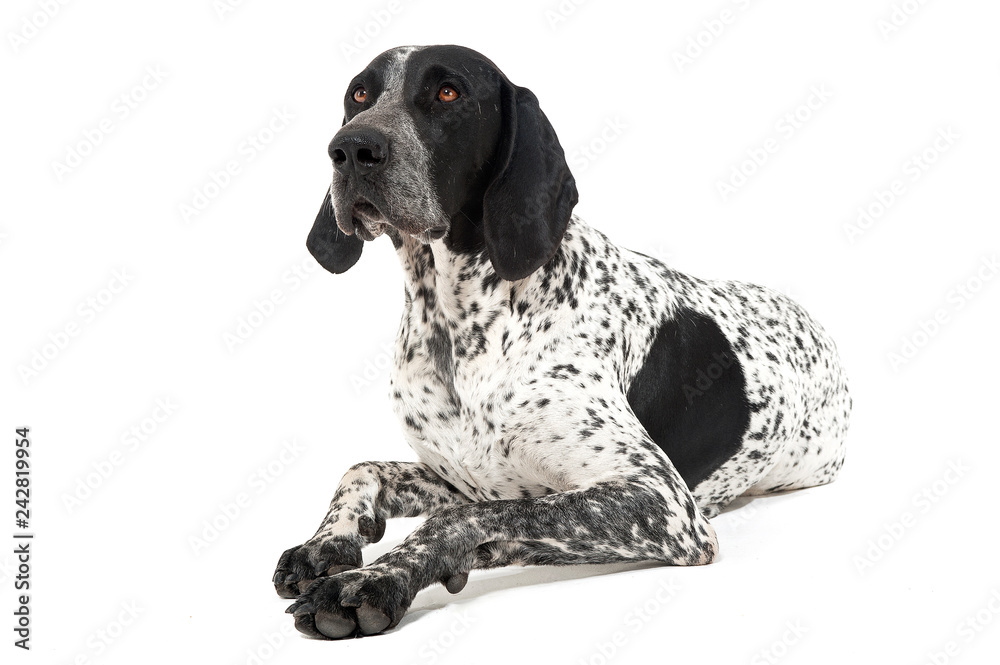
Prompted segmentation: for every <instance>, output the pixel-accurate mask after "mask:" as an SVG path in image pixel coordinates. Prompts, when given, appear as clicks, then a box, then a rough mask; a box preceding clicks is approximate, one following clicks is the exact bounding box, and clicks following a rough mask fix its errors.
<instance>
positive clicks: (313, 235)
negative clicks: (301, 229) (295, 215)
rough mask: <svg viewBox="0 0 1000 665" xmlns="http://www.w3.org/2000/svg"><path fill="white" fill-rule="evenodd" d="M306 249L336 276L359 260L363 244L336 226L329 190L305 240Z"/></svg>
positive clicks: (356, 237)
mask: <svg viewBox="0 0 1000 665" xmlns="http://www.w3.org/2000/svg"><path fill="white" fill-rule="evenodd" d="M306 247H307V248H308V249H309V253H310V254H312V255H313V257H314V258H315V259H316V260H317V261H318V262H319V264H320V265H321V266H323V267H324V268H326V269H327V270H329V271H330V272H332V273H335V274H338V275H339V274H340V273H342V272H346V271H347V269H348V268H350V267H351V266H353V265H354V264H355V263H357V262H358V259H359V258H361V250H362V249H364V247H365V243H364V241H363V240H362V239H361V238H359V237H358V236H357V235H347V234H346V233H344V232H343V231H341V230H340V227H338V226H337V219H336V218H335V217H334V216H333V201H332V200H331V199H330V190H329V189H327V190H326V198H324V199H323V205H322V206H321V207H320V209H319V214H318V215H316V221H315V222H313V227H312V231H310V232H309V237H308V238H307V239H306Z"/></svg>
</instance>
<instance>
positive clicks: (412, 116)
mask: <svg viewBox="0 0 1000 665" xmlns="http://www.w3.org/2000/svg"><path fill="white" fill-rule="evenodd" d="M344 109H345V112H344V123H343V126H342V127H341V129H340V131H339V132H337V134H336V136H334V137H333V140H332V141H331V142H330V147H329V153H330V158H331V159H332V160H333V169H334V174H333V183H332V185H331V186H330V189H329V191H328V192H327V194H326V198H325V199H324V200H323V206H322V207H321V208H320V212H319V215H318V216H317V217H316V222H315V224H314V225H313V229H312V231H311V232H310V234H309V239H308V241H307V243H306V244H307V246H308V248H309V251H310V252H311V253H312V255H313V256H314V257H316V260H317V261H319V263H320V264H321V265H322V266H323V267H324V268H326V269H327V270H329V271H330V272H334V273H341V272H344V271H345V270H347V269H348V268H350V267H351V266H353V265H354V264H355V263H356V262H357V260H358V258H359V257H360V256H361V250H362V248H363V246H364V241H366V240H373V239H374V238H376V237H377V236H379V235H381V234H383V233H387V234H389V235H393V236H395V237H396V238H397V239H398V237H399V236H402V235H408V236H411V237H413V238H415V239H416V240H418V241H419V242H422V243H431V242H436V241H441V242H444V243H445V244H446V245H447V246H448V248H449V249H451V250H452V251H458V252H479V251H486V252H487V254H488V256H489V259H490V261H491V263H492V264H493V268H494V269H495V270H496V272H497V274H498V275H499V276H500V277H502V278H504V279H507V280H517V279H522V278H524V277H526V276H528V275H529V274H531V273H532V272H534V271H535V270H536V269H537V268H539V267H540V266H542V265H544V264H545V263H546V262H547V261H548V260H549V259H550V258H552V255H553V254H554V253H555V251H556V249H557V248H558V246H559V242H560V241H561V240H562V236H563V233H564V232H565V230H566V225H567V223H568V222H569V218H570V215H571V214H572V210H573V206H575V205H576V202H577V191H576V183H575V181H574V180H573V175H572V174H571V173H570V171H569V167H568V165H567V164H566V159H565V156H564V155H563V149H562V146H560V145H559V140H558V139H557V138H556V134H555V131H554V130H553V129H552V125H551V124H549V121H548V120H547V119H546V117H545V114H544V113H542V110H541V109H540V108H539V106H538V100H537V99H536V98H535V95H534V94H532V92H531V91H530V90H528V89H526V88H521V87H518V86H516V85H514V84H512V83H511V82H510V81H509V80H508V79H507V77H506V76H504V75H503V73H502V72H501V71H500V70H499V69H497V67H496V65H494V64H493V63H492V62H490V61H489V60H488V59H487V58H485V57H484V56H482V55H480V54H479V53H476V52H475V51H472V50H471V49H467V48H464V47H461V46H427V47H403V48H397V49H392V50H390V51H386V52H385V53H383V54H381V55H380V56H378V57H377V58H375V59H374V60H373V61H372V62H371V64H369V65H368V67H366V68H365V70H364V71H362V72H361V73H360V74H358V75H357V76H355V77H354V79H353V80H352V81H351V83H350V85H348V86H347V93H346V95H345V97H344Z"/></svg>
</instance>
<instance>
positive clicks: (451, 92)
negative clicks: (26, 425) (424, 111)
mask: <svg viewBox="0 0 1000 665" xmlns="http://www.w3.org/2000/svg"><path fill="white" fill-rule="evenodd" d="M438 99H440V100H441V101H442V102H453V101H455V100H456V99H458V90H456V89H455V88H454V87H452V86H450V85H443V86H441V89H440V90H438Z"/></svg>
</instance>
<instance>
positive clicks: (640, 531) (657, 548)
mask: <svg viewBox="0 0 1000 665" xmlns="http://www.w3.org/2000/svg"><path fill="white" fill-rule="evenodd" d="M667 466H669V464H668V465H667ZM661 471H664V472H665V473H661V474H659V478H657V479H656V480H657V481H660V480H661V479H662V482H656V481H654V480H653V478H652V477H650V476H647V477H645V478H635V477H632V478H630V479H629V481H628V482H626V481H624V480H622V481H613V482H603V483H600V484H596V485H594V486H591V487H589V488H587V489H583V490H575V491H570V492H563V493H560V494H552V495H549V496H544V497H539V498H524V499H508V500H500V501H485V502H481V503H470V504H466V505H461V506H455V507H452V508H448V509H446V510H443V511H441V512H440V513H437V514H436V515H433V516H431V517H430V518H429V519H428V520H427V521H426V522H425V523H424V524H422V525H421V526H420V527H419V528H418V529H416V530H415V531H414V532H413V533H412V534H411V535H410V537H409V538H407V539H406V540H405V541H404V542H403V543H402V544H400V545H399V546H398V547H396V548H395V549H394V550H392V551H391V552H389V553H387V554H385V555H384V556H382V557H380V558H379V559H377V560H376V561H375V562H374V563H372V564H371V565H369V566H367V567H365V568H361V569H358V570H350V571H347V572H344V573H341V574H338V575H334V576H331V577H327V578H325V579H322V580H317V581H316V582H315V583H314V584H313V585H311V586H310V587H309V588H308V589H306V591H305V592H304V593H303V594H302V595H301V596H300V597H299V599H298V600H297V601H296V602H295V603H294V604H293V605H292V606H291V607H289V608H288V611H289V612H290V613H292V614H294V616H295V626H296V628H298V629H299V630H300V631H301V632H303V633H305V634H307V635H311V636H313V637H326V638H341V637H347V636H348V635H352V634H354V633H355V632H360V633H361V634H363V635H369V634H374V633H379V632H382V631H384V630H386V629H388V628H392V627H393V626H395V625H396V624H398V623H399V620H400V619H401V618H402V616H403V614H404V612H405V611H406V609H407V608H408V607H409V605H410V603H411V602H412V600H413V598H414V596H416V594H417V592H418V591H419V590H420V589H423V588H425V587H427V586H429V585H431V584H433V583H435V582H442V583H444V584H445V586H446V587H447V588H448V590H449V591H451V592H452V593H458V592H459V591H460V590H461V589H462V587H463V586H465V582H466V580H467V578H468V571H469V570H470V569H471V568H477V567H478V568H487V567H494V566H496V565H504V564H509V563H521V564H555V565H560V564H577V563H610V562H621V561H644V560H658V561H663V562H666V563H670V564H675V565H697V564H705V563H709V562H711V561H712V560H713V558H714V557H715V554H716V551H717V549H718V543H717V540H716V538H715V532H714V531H713V529H712V527H711V525H710V524H709V523H708V521H707V520H705V518H704V517H703V516H702V515H701V513H700V511H698V509H697V508H696V506H695V504H694V500H693V499H692V497H691V495H690V493H689V492H688V489H687V487H686V486H685V485H684V483H683V481H682V480H681V479H680V477H679V476H677V474H676V471H673V468H672V467H670V468H669V469H664V470H661ZM670 472H672V473H670Z"/></svg>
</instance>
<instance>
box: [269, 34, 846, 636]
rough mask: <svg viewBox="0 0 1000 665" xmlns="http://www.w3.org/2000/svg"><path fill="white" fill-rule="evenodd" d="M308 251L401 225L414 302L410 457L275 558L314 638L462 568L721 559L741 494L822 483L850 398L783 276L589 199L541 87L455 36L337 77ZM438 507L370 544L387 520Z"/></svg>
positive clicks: (348, 256)
mask: <svg viewBox="0 0 1000 665" xmlns="http://www.w3.org/2000/svg"><path fill="white" fill-rule="evenodd" d="M344 107H345V117H344V122H343V126H342V127H341V129H340V130H339V131H338V132H337V133H336V135H335V136H334V137H333V140H332V141H331V143H330V145H329V154H330V157H331V159H332V162H333V169H334V174H333V180H332V184H331V186H330V188H329V190H328V191H327V193H326V197H325V199H324V201H323V204H322V206H321V208H320V211H319V214H318V216H317V218H316V221H315V223H314V225H313V228H312V230H311V231H310V233H309V236H308V239H307V247H308V249H309V251H310V252H311V253H312V254H313V256H314V257H315V258H316V260H317V261H318V262H319V263H320V264H321V265H322V266H323V267H324V268H326V269H327V270H329V271H330V272H332V273H335V274H339V273H343V272H344V271H346V270H348V269H349V268H350V267H351V266H353V265H354V264H355V263H356V262H357V261H358V259H359V258H360V256H361V253H362V250H363V248H364V244H365V243H366V242H371V241H373V240H374V239H375V238H377V237H378V236H381V235H385V236H388V237H389V238H390V240H391V241H392V243H393V245H394V247H395V249H396V252H397V254H398V256H399V259H400V262H401V263H402V267H403V275H404V283H405V309H404V313H403V317H402V323H401V325H400V328H399V335H398V338H397V340H396V346H395V360H394V367H393V370H392V377H391V389H390V392H391V398H392V403H393V407H394V411H395V413H396V415H397V416H398V418H399V420H400V423H401V425H402V429H403V432H404V435H405V437H406V440H407V442H408V443H409V444H410V446H411V447H412V448H413V450H414V451H415V452H416V456H417V458H418V459H419V462H365V463H361V464H358V465H356V466H353V467H351V468H350V469H349V470H348V471H347V473H346V474H345V475H344V477H343V480H342V481H341V483H340V486H339V488H338V489H337V491H336V494H335V495H334V497H333V500H332V501H331V504H330V508H329V511H328V514H327V516H326V518H325V519H324V521H323V523H322V525H321V526H320V528H319V530H318V531H317V532H316V534H315V535H314V536H313V537H312V538H310V539H309V540H308V541H306V542H305V543H304V544H302V545H299V546H297V547H293V548H291V549H289V550H287V551H285V552H284V553H283V554H282V555H281V557H280V560H279V562H278V565H277V570H276V572H275V574H274V578H273V581H274V585H275V589H276V590H277V592H278V594H279V595H280V596H282V597H284V598H295V599H296V600H295V602H294V603H293V604H292V605H291V607H289V608H288V610H287V611H288V612H289V613H290V614H292V615H293V616H294V620H295V626H296V628H297V629H298V630H299V631H301V632H302V633H304V634H306V635H308V636H311V637H316V638H325V639H339V638H344V637H349V636H353V635H374V634H378V633H382V632H384V631H386V630H389V629H391V628H393V627H395V626H396V625H397V624H398V623H399V621H400V619H401V618H402V616H403V614H404V612H405V611H406V610H407V608H408V607H409V605H410V603H411V601H412V600H413V598H414V596H415V595H416V594H417V592H418V591H420V590H421V589H423V588H425V587H427V586H429V585H431V584H434V583H436V582H441V583H442V584H444V586H445V587H446V588H447V589H448V591H450V592H451V593H458V592H459V591H461V590H462V588H463V587H464V586H465V584H466V581H467V580H468V575H469V571H470V570H472V569H482V568H493V567H497V566H508V565H515V564H516V565H566V564H584V563H609V562H626V561H659V562H663V563H666V564H672V565H701V564H707V563H710V562H712V561H713V560H714V559H715V558H716V556H717V554H718V550H719V546H718V541H717V538H716V535H715V531H714V530H713V528H712V525H711V524H710V523H709V519H711V518H712V517H714V516H715V515H717V514H718V513H719V511H720V510H722V509H723V508H724V507H725V506H726V505H727V504H729V503H730V502H731V501H732V500H733V499H734V498H736V497H739V496H741V495H762V494H770V493H774V492H779V491H783V490H791V489H797V488H804V487H812V486H817V485H823V484H825V483H829V482H831V481H832V480H834V479H835V478H836V477H837V475H838V472H839V471H840V469H841V466H842V464H843V461H844V438H845V434H846V431H847V427H848V419H849V415H850V410H851V399H850V397H849V394H848V389H847V383H846V378H845V374H844V371H843V369H842V368H841V364H840V362H839V359H838V355H837V351H836V347H835V346H834V343H833V341H832V340H831V339H830V337H829V336H828V335H827V334H826V333H825V332H824V331H823V329H822V328H821V327H820V326H819V324H817V323H816V322H815V321H813V319H811V318H810V317H809V315H808V314H806V312H805V311H804V310H803V309H802V308H801V307H800V306H799V305H797V304H796V303H794V302H793V301H792V300H790V299H789V298H787V297H786V296H784V295H782V294H780V293H777V292H775V291H771V290H769V289H766V288H762V287H759V286H753V285H750V284H743V283H739V282H731V281H704V280H700V279H696V278H694V277H689V276H687V275H684V274H681V273H679V272H676V271H673V270H671V269H669V268H668V267H666V266H665V265H664V264H662V263H661V262H659V261H657V260H655V259H653V258H650V257H648V256H644V255H642V254H639V253H636V252H632V251H629V250H626V249H622V248H619V247H617V246H615V245H614V244H612V243H611V242H610V241H609V240H608V239H607V238H606V237H605V236H604V235H603V234H601V233H600V232H599V231H597V230H596V229H594V228H591V227H589V226H587V225H586V224H585V223H584V222H583V221H581V220H580V219H578V218H577V217H575V216H574V215H573V208H574V206H575V205H576V203H577V189H576V182H575V180H574V178H573V175H572V174H571V173H570V170H569V167H568V165H567V163H566V159H565V156H564V153H563V149H562V147H561V146H560V144H559V141H558V139H557V137H556V133H555V131H554V130H553V128H552V125H551V124H550V123H549V121H548V119H547V118H546V116H545V114H544V113H542V111H541V109H540V107H539V104H538V100H537V98H536V97H535V95H534V94H533V93H532V92H531V91H530V90H528V89H526V88H522V87H518V86H516V85H514V84H513V83H511V82H510V81H509V80H508V79H507V77H506V76H505V75H504V74H503V73H501V71H500V70H499V69H498V68H497V67H496V65H494V64H493V63H492V62H491V61H490V60H488V59H487V58H485V57H484V56H483V55H481V54H479V53H477V52H475V51H473V50H470V49H467V48H464V47H460V46H429V47H402V48H396V49H392V50H389V51H386V52H385V53H382V54H381V55H379V56H378V57H376V58H375V59H374V60H373V61H372V62H371V64H369V65H368V67H367V68H365V70H364V71H363V72H361V73H360V74H358V75H357V76H356V77H355V78H354V80H353V81H351V83H350V85H349V86H348V87H347V93H346V96H345V99H344ZM402 516H426V517H427V519H426V521H424V522H423V523H422V524H421V525H420V526H419V527H418V528H416V529H415V530H414V531H413V533H412V534H411V535H410V536H409V537H407V538H406V539H405V540H404V541H403V542H402V543H401V544H400V545H398V546H397V547H395V548H394V549H393V550H391V551H390V552H388V553H387V554H385V555H383V556H382V557H379V558H378V559H377V560H375V561H374V562H372V563H370V564H369V565H367V566H363V561H362V556H361V549H362V547H364V546H365V545H366V544H368V543H373V542H376V541H378V540H379V539H380V538H381V537H382V535H383V533H384V531H385V520H386V519H388V518H392V517H402Z"/></svg>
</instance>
